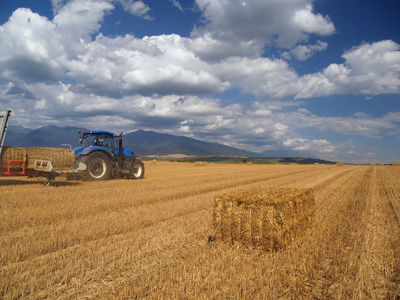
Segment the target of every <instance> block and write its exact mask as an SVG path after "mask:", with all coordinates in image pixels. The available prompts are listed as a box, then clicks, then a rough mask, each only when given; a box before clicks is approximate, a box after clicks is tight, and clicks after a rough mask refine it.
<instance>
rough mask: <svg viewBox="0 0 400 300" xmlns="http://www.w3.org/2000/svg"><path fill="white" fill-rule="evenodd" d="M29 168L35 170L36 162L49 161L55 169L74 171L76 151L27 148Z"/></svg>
mask: <svg viewBox="0 0 400 300" xmlns="http://www.w3.org/2000/svg"><path fill="white" fill-rule="evenodd" d="M26 150H27V156H28V168H33V167H34V164H35V160H37V159H41V160H49V161H51V163H52V165H53V168H54V169H73V168H74V162H75V156H74V151H72V150H69V149H62V148H39V147H37V148H27V149H26Z"/></svg>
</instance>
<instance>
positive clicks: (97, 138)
mask: <svg viewBox="0 0 400 300" xmlns="http://www.w3.org/2000/svg"><path fill="white" fill-rule="evenodd" d="M90 146H98V147H103V148H105V149H106V150H107V151H108V152H110V153H111V154H114V150H115V145H114V139H113V137H112V136H111V135H109V134H104V133H100V134H88V135H84V136H83V140H82V147H83V148H88V147H90Z"/></svg>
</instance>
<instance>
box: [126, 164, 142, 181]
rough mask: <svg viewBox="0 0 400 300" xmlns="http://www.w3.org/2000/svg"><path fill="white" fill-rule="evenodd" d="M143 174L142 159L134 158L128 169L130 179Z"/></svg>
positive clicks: (140, 176)
mask: <svg viewBox="0 0 400 300" xmlns="http://www.w3.org/2000/svg"><path fill="white" fill-rule="evenodd" d="M143 176H144V164H143V162H142V161H140V160H138V159H135V160H134V161H133V162H132V165H131V169H130V170H129V178H130V179H141V178H143Z"/></svg>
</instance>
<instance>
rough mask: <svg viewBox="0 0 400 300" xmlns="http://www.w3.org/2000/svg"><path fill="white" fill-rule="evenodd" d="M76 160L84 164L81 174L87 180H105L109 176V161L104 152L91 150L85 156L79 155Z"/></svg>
mask: <svg viewBox="0 0 400 300" xmlns="http://www.w3.org/2000/svg"><path fill="white" fill-rule="evenodd" d="M78 160H79V161H81V162H82V163H84V164H85V165H86V170H85V171H83V176H84V177H85V178H86V179H87V180H93V181H97V180H106V179H108V178H109V177H110V173H111V161H110V159H109V158H108V157H107V155H105V154H104V153H101V152H93V153H91V154H89V155H87V156H82V157H80V158H79V159H78Z"/></svg>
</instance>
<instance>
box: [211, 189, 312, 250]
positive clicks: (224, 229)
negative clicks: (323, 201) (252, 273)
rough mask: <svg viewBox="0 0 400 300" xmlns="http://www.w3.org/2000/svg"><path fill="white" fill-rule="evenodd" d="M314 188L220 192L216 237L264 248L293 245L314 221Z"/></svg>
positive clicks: (232, 242) (215, 210)
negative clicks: (221, 193) (222, 193)
mask: <svg viewBox="0 0 400 300" xmlns="http://www.w3.org/2000/svg"><path fill="white" fill-rule="evenodd" d="M314 213H315V200H314V194H313V191H312V190H311V189H288V188H264V189H263V188H253V189H249V190H243V191H236V192H233V193H230V194H224V195H218V196H216V197H215V201H214V211H213V228H214V238H215V240H217V241H223V242H226V243H229V244H231V245H232V244H234V243H240V244H242V245H245V246H250V247H252V248H256V249H262V250H267V251H270V250H279V249H283V248H286V247H287V246H289V245H290V244H291V243H292V242H293V241H294V240H295V239H296V238H297V237H298V236H301V235H302V234H303V233H304V232H305V231H306V230H307V228H309V227H310V226H311V225H312V222H313V217H312V216H313V215H314Z"/></svg>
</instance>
